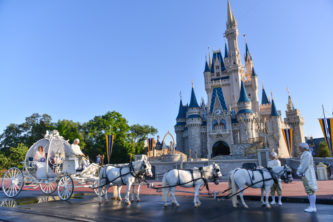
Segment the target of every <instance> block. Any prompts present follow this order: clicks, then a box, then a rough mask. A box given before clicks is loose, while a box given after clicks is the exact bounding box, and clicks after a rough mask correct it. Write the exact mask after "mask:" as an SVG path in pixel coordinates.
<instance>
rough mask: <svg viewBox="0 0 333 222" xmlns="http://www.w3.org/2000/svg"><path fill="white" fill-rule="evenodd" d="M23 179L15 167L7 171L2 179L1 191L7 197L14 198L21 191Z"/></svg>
mask: <svg viewBox="0 0 333 222" xmlns="http://www.w3.org/2000/svg"><path fill="white" fill-rule="evenodd" d="M23 185H24V177H23V173H22V171H21V170H19V169H18V168H16V167H12V168H10V169H8V170H7V171H6V172H5V174H4V175H3V178H2V190H3V192H4V193H5V195H6V196H7V197H16V196H17V195H18V194H19V193H20V192H21V190H22V187H23Z"/></svg>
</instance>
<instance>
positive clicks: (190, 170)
mask: <svg viewBox="0 0 333 222" xmlns="http://www.w3.org/2000/svg"><path fill="white" fill-rule="evenodd" d="M177 170H178V182H177V185H176V186H181V185H185V184H188V183H191V182H193V187H195V181H197V180H203V182H204V184H205V186H206V189H207V190H208V191H209V186H208V181H207V179H206V178H205V177H204V175H203V168H202V167H200V168H199V170H193V169H186V170H182V171H187V172H190V174H191V178H192V180H190V181H188V182H186V183H181V182H180V173H179V171H180V170H179V169H177ZM194 171H196V172H200V177H198V178H195V179H194V173H193V172H194Z"/></svg>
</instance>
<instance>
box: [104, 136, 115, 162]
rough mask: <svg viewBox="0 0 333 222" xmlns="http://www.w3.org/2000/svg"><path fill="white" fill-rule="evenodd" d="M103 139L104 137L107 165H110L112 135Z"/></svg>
mask: <svg viewBox="0 0 333 222" xmlns="http://www.w3.org/2000/svg"><path fill="white" fill-rule="evenodd" d="M105 137H106V156H107V157H108V163H110V157H111V154H112V147H113V141H114V135H105Z"/></svg>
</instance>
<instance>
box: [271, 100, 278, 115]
mask: <svg viewBox="0 0 333 222" xmlns="http://www.w3.org/2000/svg"><path fill="white" fill-rule="evenodd" d="M271 116H279V113H278V112H277V110H276V107H275V103H274V100H273V99H272V112H271Z"/></svg>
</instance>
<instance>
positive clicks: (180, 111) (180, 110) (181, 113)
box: [177, 100, 185, 119]
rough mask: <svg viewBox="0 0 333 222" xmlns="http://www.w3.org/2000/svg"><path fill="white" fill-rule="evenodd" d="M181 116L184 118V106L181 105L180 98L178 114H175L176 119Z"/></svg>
mask: <svg viewBox="0 0 333 222" xmlns="http://www.w3.org/2000/svg"><path fill="white" fill-rule="evenodd" d="M181 118H185V116H184V107H183V102H182V100H180V103H179V110H178V115H177V119H181Z"/></svg>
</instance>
